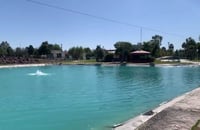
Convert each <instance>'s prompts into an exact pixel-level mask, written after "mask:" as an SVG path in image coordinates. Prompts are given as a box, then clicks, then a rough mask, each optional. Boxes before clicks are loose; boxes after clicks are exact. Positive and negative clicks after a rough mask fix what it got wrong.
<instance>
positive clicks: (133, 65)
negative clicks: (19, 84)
mask: <svg viewBox="0 0 200 130" xmlns="http://www.w3.org/2000/svg"><path fill="white" fill-rule="evenodd" d="M49 65H95V66H128V67H198V66H200V64H155V65H153V66H152V65H150V64H149V63H125V64H121V63H112V62H100V63H64V64H63V63H61V62H60V63H37V64H7V65H0V69H1V68H17V67H36V66H49Z"/></svg>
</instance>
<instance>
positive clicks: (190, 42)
mask: <svg viewBox="0 0 200 130" xmlns="http://www.w3.org/2000/svg"><path fill="white" fill-rule="evenodd" d="M182 48H183V49H184V51H185V56H186V58H188V59H190V60H193V59H195V58H196V56H197V44H196V41H195V40H194V39H193V38H191V37H189V38H187V39H186V41H185V42H184V43H183V44H182Z"/></svg>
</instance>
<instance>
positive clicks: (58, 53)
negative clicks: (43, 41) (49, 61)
mask: <svg viewBox="0 0 200 130" xmlns="http://www.w3.org/2000/svg"><path fill="white" fill-rule="evenodd" d="M66 53H67V52H66V51H62V50H51V56H50V57H51V58H53V59H65V56H66Z"/></svg>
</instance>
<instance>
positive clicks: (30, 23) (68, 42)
mask: <svg viewBox="0 0 200 130" xmlns="http://www.w3.org/2000/svg"><path fill="white" fill-rule="evenodd" d="M38 1H40V2H44V3H48V4H52V5H56V6H59V7H62V8H68V9H72V10H77V11H80V12H84V13H88V14H91V15H96V16H100V17H105V18H109V19H113V20H117V21H122V22H125V23H130V24H133V25H138V26H144V27H147V28H153V29H156V30H160V31H162V32H166V33H170V35H168V34H166V33H161V32H156V31H150V30H146V29H143V41H148V40H150V39H151V37H152V36H153V35H155V34H159V35H161V36H163V42H162V45H163V46H166V47H167V43H168V42H171V43H173V44H174V45H175V48H180V47H181V44H182V43H183V42H184V41H185V39H186V38H187V37H189V36H191V37H193V38H194V39H195V40H198V37H199V35H200V8H199V7H200V1H199V0H38ZM174 33H175V34H178V35H181V36H176V35H173V34H174ZM1 41H8V42H9V43H10V45H11V46H12V47H14V48H15V47H17V46H21V47H25V46H28V45H29V44H32V45H33V46H34V47H39V45H40V44H41V43H42V42H43V41H49V43H58V44H61V43H62V44H63V49H69V48H70V47H72V46H83V47H90V48H95V47H96V45H101V46H104V48H106V49H112V48H114V47H113V44H114V43H115V42H117V41H129V42H131V43H134V44H136V43H137V42H140V29H139V28H135V27H130V26H126V25H122V24H117V23H112V22H108V21H104V20H100V19H95V18H92V17H87V16H84V15H80V14H74V13H70V12H66V11H63V10H58V9H54V8H49V7H45V6H42V5H37V4H34V3H31V2H27V0H0V42H1Z"/></svg>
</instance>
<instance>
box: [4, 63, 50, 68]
mask: <svg viewBox="0 0 200 130" xmlns="http://www.w3.org/2000/svg"><path fill="white" fill-rule="evenodd" d="M47 65H50V64H19V65H0V68H16V67H34V66H47Z"/></svg>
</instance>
